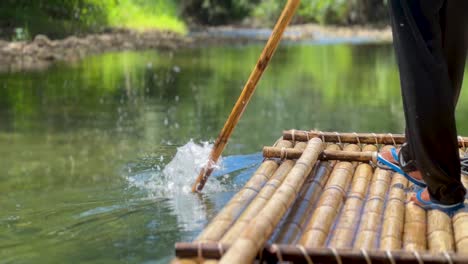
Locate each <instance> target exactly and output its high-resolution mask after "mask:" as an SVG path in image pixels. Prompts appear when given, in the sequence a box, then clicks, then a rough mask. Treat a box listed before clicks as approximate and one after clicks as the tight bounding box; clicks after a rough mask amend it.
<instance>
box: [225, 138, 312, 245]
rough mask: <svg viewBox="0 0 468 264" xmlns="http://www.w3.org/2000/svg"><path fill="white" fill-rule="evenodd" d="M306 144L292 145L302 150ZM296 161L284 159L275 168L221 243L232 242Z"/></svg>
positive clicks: (263, 204)
mask: <svg viewBox="0 0 468 264" xmlns="http://www.w3.org/2000/svg"><path fill="white" fill-rule="evenodd" d="M306 146H307V144H306V143H305V142H298V143H297V144H296V146H295V147H294V148H295V149H297V150H300V151H303V150H304V149H305V148H306ZM295 163H296V162H295V161H293V160H285V161H284V162H283V163H282V164H281V165H280V167H279V168H278V169H277V170H276V172H275V173H274V174H273V176H272V177H271V178H270V180H269V181H268V182H267V183H266V184H265V186H264V187H263V188H262V190H261V191H260V192H259V193H258V195H257V196H256V197H255V198H254V199H253V201H252V202H251V203H250V204H249V206H248V207H247V208H246V209H245V210H244V212H243V213H242V214H241V216H240V217H239V219H238V220H237V221H236V222H235V224H234V225H233V226H232V227H231V228H230V229H229V231H228V232H227V233H226V234H225V235H224V236H223V238H222V239H221V243H226V244H232V243H233V242H234V240H235V239H236V238H237V237H238V236H239V234H240V233H241V232H242V231H243V230H244V228H245V227H246V226H247V224H248V223H249V222H250V221H251V220H252V219H253V218H254V217H255V216H256V215H257V214H258V212H260V210H261V209H263V207H264V206H265V204H266V203H267V202H268V200H269V199H270V197H271V196H272V195H273V194H274V193H275V192H276V190H277V189H278V187H279V186H280V185H281V183H282V182H283V180H284V178H285V177H286V176H287V175H288V173H289V172H290V171H291V169H292V168H293V166H294V164H295Z"/></svg>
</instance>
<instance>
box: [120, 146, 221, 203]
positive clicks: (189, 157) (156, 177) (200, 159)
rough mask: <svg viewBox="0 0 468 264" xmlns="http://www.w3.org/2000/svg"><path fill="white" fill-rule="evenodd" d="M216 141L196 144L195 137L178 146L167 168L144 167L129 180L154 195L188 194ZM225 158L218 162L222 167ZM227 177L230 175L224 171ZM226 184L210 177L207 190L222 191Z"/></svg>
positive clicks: (210, 191)
mask: <svg viewBox="0 0 468 264" xmlns="http://www.w3.org/2000/svg"><path fill="white" fill-rule="evenodd" d="M212 147H213V145H212V144H210V143H208V142H203V143H202V144H200V145H199V144H196V143H195V142H193V141H192V140H191V141H189V142H188V143H187V144H185V145H184V146H182V147H179V148H177V153H176V155H175V156H174V158H173V159H172V160H171V161H170V162H169V163H168V164H167V165H166V166H165V167H164V168H163V169H161V168H160V167H159V166H158V167H157V169H155V170H154V169H151V170H146V171H140V172H138V173H136V174H134V175H130V176H129V177H128V180H129V182H130V184H131V185H132V186H134V187H138V188H140V189H145V190H147V191H149V192H150V194H151V195H153V196H167V195H169V194H182V193H183V194H188V193H190V192H191V190H192V184H193V183H194V182H195V179H196V177H197V176H198V173H199V172H200V170H201V169H202V168H203V167H204V166H205V165H206V163H207V161H208V156H209V155H210V152H211V149H212ZM221 163H222V159H220V161H219V162H218V165H216V166H217V167H216V169H219V168H220V165H219V164H221ZM224 176H225V177H227V176H228V175H227V174H226V175H224ZM225 190H226V188H225V187H223V186H222V184H221V183H220V181H219V180H218V179H212V180H210V181H209V182H208V183H207V184H206V187H205V189H204V192H208V193H212V192H222V191H225Z"/></svg>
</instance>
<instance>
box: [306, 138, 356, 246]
mask: <svg viewBox="0 0 468 264" xmlns="http://www.w3.org/2000/svg"><path fill="white" fill-rule="evenodd" d="M350 148H353V149H350ZM345 150H348V151H350V150H355V151H359V150H360V149H359V147H358V146H357V145H348V146H346V149H345ZM354 169H355V166H354V165H353V164H352V163H350V162H346V161H342V162H339V163H338V164H336V165H335V168H334V169H333V172H332V174H331V175H330V178H329V179H328V182H327V185H326V186H325V189H324V191H323V194H322V196H321V197H320V200H319V202H318V205H317V208H316V209H315V211H314V213H313V214H312V217H311V219H310V221H309V223H308V224H307V227H306V228H305V232H304V234H303V235H302V237H301V239H300V241H299V244H301V245H303V246H305V247H323V246H324V245H325V242H326V240H327V237H328V234H329V232H330V229H331V227H332V225H333V223H334V221H335V219H336V217H337V215H338V212H339V211H340V208H341V206H342V205H343V202H344V199H345V196H346V191H347V189H348V186H349V183H350V182H351V178H352V176H353V172H354Z"/></svg>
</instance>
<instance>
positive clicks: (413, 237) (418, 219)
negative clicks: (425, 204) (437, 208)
mask: <svg viewBox="0 0 468 264" xmlns="http://www.w3.org/2000/svg"><path fill="white" fill-rule="evenodd" d="M410 196H411V193H408V199H409V197H410ZM426 233H427V221H426V211H425V210H424V209H422V208H421V207H419V206H417V205H415V204H414V203H411V202H410V203H407V204H406V208H405V227H404V231H403V249H405V250H408V251H413V250H414V251H424V250H426V248H427V238H426Z"/></svg>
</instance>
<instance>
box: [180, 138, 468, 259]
mask: <svg viewBox="0 0 468 264" xmlns="http://www.w3.org/2000/svg"><path fill="white" fill-rule="evenodd" d="M404 142H405V138H404V136H403V135H391V134H378V135H377V134H373V133H372V134H356V133H342V134H338V133H335V132H334V133H329V132H328V133H327V132H316V131H295V130H291V131H285V132H284V133H283V137H282V139H281V140H278V142H276V143H275V145H274V146H272V147H265V148H264V151H263V152H264V156H265V160H264V162H263V163H262V164H261V165H260V167H259V168H258V169H257V171H256V172H255V173H254V174H253V175H252V177H251V178H250V180H249V181H248V182H247V183H246V184H245V186H244V187H243V188H242V189H241V190H240V191H239V192H238V193H237V194H235V195H234V197H233V198H232V199H231V201H230V202H229V203H228V204H226V205H225V207H224V208H223V209H222V210H221V212H219V214H218V215H217V216H216V217H215V218H214V219H213V220H212V221H211V223H210V224H209V225H208V226H207V227H206V228H205V229H204V231H203V232H202V233H201V234H200V235H199V236H198V238H197V239H196V240H195V241H193V242H191V243H177V244H176V257H177V258H176V259H175V260H174V261H173V263H187V264H189V263H217V262H220V263H253V262H257V263H263V262H265V263H282V262H293V263H338V264H341V263H367V264H369V263H390V264H393V263H465V264H466V263H468V209H467V208H468V199H467V200H466V201H465V205H466V206H465V208H463V209H460V210H458V211H457V212H455V213H454V214H453V215H448V214H446V213H444V212H441V211H438V210H429V211H426V210H424V209H422V208H420V207H418V206H416V205H414V204H412V203H408V202H406V200H407V197H408V196H409V195H410V194H411V188H412V186H411V184H410V183H409V182H408V181H407V180H406V179H405V178H404V177H403V176H402V175H400V174H397V173H393V172H391V171H387V170H382V169H380V168H376V167H375V166H373V164H375V161H376V153H377V151H379V150H381V149H382V148H388V147H389V145H391V146H393V145H399V144H402V143H404ZM465 144H466V146H468V138H461V137H460V138H459V146H460V154H461V155H464V153H465V151H467V149H466V146H465ZM462 182H463V184H464V185H465V187H468V176H465V175H462Z"/></svg>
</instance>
